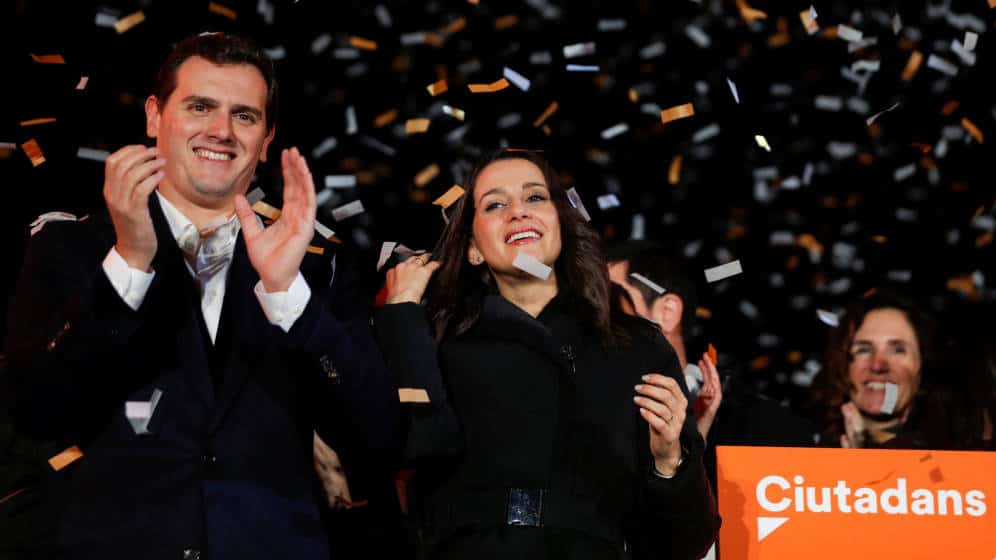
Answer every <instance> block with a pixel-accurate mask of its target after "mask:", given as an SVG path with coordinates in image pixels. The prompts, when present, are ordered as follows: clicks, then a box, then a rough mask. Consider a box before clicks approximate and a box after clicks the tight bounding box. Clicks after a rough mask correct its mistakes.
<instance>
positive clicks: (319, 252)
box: [308, 245, 325, 255]
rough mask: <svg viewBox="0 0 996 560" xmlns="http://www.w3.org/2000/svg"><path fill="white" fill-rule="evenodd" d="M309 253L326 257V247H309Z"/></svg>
mask: <svg viewBox="0 0 996 560" xmlns="http://www.w3.org/2000/svg"><path fill="white" fill-rule="evenodd" d="M308 252H309V253H312V254H315V255H324V254H325V247H315V246H314V245H308Z"/></svg>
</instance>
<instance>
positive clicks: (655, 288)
mask: <svg viewBox="0 0 996 560" xmlns="http://www.w3.org/2000/svg"><path fill="white" fill-rule="evenodd" d="M629 277H630V278H632V279H634V280H636V281H637V282H639V283H641V284H643V285H644V286H646V287H648V288H650V289H651V290H653V291H655V292H657V295H663V294H664V293H665V292H667V290H666V289H664V287H663V286H661V285H660V284H658V283H656V282H654V281H652V280H651V279H649V278H647V277H646V276H644V275H642V274H638V273H636V272H630V273H629Z"/></svg>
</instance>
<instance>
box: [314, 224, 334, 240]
mask: <svg viewBox="0 0 996 560" xmlns="http://www.w3.org/2000/svg"><path fill="white" fill-rule="evenodd" d="M315 231H317V232H318V235H321V236H322V237H324V238H325V239H329V238H331V237H335V230H332V229H330V228H328V227H327V226H325V224H323V223H321V222H319V221H318V220H315Z"/></svg>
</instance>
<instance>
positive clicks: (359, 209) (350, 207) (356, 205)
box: [332, 200, 366, 222]
mask: <svg viewBox="0 0 996 560" xmlns="http://www.w3.org/2000/svg"><path fill="white" fill-rule="evenodd" d="M365 211H366V210H364V209H363V201H361V200H354V201H353V202H350V203H349V204H345V205H343V206H340V207H338V208H335V209H333V210H332V219H333V220H335V221H337V222H341V221H343V220H346V219H348V218H352V217H353V216H356V215H358V214H362V213H363V212H365Z"/></svg>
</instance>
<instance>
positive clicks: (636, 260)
mask: <svg viewBox="0 0 996 560" xmlns="http://www.w3.org/2000/svg"><path fill="white" fill-rule="evenodd" d="M634 272H635V273H637V274H639V275H641V276H643V277H644V278H646V279H648V280H650V281H651V282H653V283H655V284H657V285H658V286H660V287H662V288H664V289H665V290H667V291H666V292H664V294H658V293H657V292H656V291H654V289H653V288H651V287H650V286H647V285H646V284H644V283H642V282H640V281H639V280H637V279H635V278H633V277H632V276H630V277H629V278H627V279H626V281H627V282H629V283H630V285H632V286H633V287H635V288H636V289H637V290H638V291H639V292H640V295H641V296H643V301H644V302H646V304H647V307H648V308H649V307H651V306H652V305H653V304H654V302H655V301H657V298H659V297H661V296H662V295H665V294H674V295H676V296H678V297H679V298H681V303H682V310H681V336H682V337H683V338H688V336H689V335H690V334H691V332H692V327H693V326H694V323H695V309H696V308H697V307H698V305H699V298H698V290H696V288H695V282H694V281H693V280H692V276H691V271H690V270H689V266H688V262H687V261H686V260H685V259H684V258H683V257H681V256H680V255H678V254H677V253H673V252H670V251H667V250H665V249H660V248H652V249H646V250H643V251H639V252H636V253H634V254H632V255H631V256H630V257H629V273H630V274H633V273H634Z"/></svg>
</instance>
